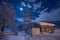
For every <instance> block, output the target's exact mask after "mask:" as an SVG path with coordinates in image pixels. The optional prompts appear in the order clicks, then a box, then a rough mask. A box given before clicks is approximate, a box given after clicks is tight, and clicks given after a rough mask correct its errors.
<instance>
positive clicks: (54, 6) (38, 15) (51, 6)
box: [0, 0, 60, 25]
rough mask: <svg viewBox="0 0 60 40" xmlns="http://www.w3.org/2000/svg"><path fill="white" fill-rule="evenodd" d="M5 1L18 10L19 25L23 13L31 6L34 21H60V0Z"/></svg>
mask: <svg viewBox="0 0 60 40" xmlns="http://www.w3.org/2000/svg"><path fill="white" fill-rule="evenodd" d="M1 1H2V0H0V2H1ZM5 1H6V2H7V3H10V4H11V5H13V7H14V10H15V12H16V20H17V21H16V22H17V25H18V24H20V22H23V14H24V12H25V11H26V9H27V8H29V11H30V15H31V17H32V21H60V0H5Z"/></svg>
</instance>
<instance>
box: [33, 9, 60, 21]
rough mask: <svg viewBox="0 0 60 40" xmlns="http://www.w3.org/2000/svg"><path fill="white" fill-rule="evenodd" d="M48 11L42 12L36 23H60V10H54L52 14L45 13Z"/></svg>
mask: <svg viewBox="0 0 60 40" xmlns="http://www.w3.org/2000/svg"><path fill="white" fill-rule="evenodd" d="M45 10H47V8H46V9H44V10H42V11H41V12H40V15H39V17H38V18H36V19H35V20H34V21H60V8H57V9H52V10H51V12H49V13H48V12H45Z"/></svg>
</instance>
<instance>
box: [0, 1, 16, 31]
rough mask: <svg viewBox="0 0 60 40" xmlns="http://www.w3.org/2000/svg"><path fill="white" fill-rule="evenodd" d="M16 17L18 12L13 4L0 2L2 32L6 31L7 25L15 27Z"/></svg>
mask: <svg viewBox="0 0 60 40" xmlns="http://www.w3.org/2000/svg"><path fill="white" fill-rule="evenodd" d="M15 19H16V14H15V11H14V9H13V6H12V5H10V4H8V3H6V2H4V1H2V3H1V4H0V27H1V32H4V28H5V27H8V28H12V29H14V27H15Z"/></svg>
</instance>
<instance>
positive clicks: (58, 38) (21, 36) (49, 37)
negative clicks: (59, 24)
mask: <svg viewBox="0 0 60 40" xmlns="http://www.w3.org/2000/svg"><path fill="white" fill-rule="evenodd" d="M0 40H60V29H56V30H55V32H54V33H46V32H43V34H40V35H39V36H30V35H27V34H26V33H25V32H24V31H21V32H18V36H3V37H2V36H0Z"/></svg>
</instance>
